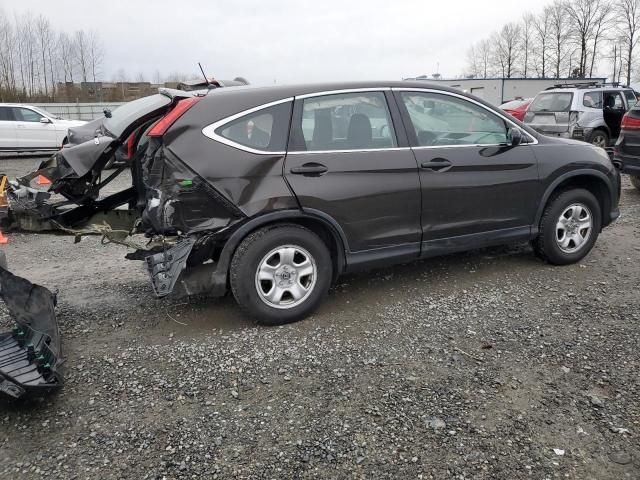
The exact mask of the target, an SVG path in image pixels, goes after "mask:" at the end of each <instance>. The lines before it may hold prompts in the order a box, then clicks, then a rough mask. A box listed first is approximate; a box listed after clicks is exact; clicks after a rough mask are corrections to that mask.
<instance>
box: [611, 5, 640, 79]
mask: <svg viewBox="0 0 640 480" xmlns="http://www.w3.org/2000/svg"><path fill="white" fill-rule="evenodd" d="M616 7H617V8H616V10H617V14H618V15H619V16H620V17H622V23H621V25H620V26H619V30H620V35H621V37H622V48H624V55H625V67H626V70H627V72H626V73H627V84H630V83H631V73H632V72H633V53H634V51H635V48H636V45H637V44H638V36H639V34H640V0H618V3H617V4H616ZM621 53H622V52H621Z"/></svg>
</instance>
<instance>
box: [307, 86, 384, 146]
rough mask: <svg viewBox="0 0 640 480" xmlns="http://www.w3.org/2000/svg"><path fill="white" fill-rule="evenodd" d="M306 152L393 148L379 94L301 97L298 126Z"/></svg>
mask: <svg viewBox="0 0 640 480" xmlns="http://www.w3.org/2000/svg"><path fill="white" fill-rule="evenodd" d="M299 127H300V128H301V130H302V137H303V138H304V145H300V147H299V148H298V149H301V150H303V151H304V150H306V151H340V150H371V149H385V148H394V147H396V146H397V142H396V135H395V131H394V129H393V123H392V121H391V115H390V113H389V108H388V106H387V100H386V98H385V96H384V93H383V92H354V93H339V94H332V95H322V96H318V97H311V98H305V99H304V100H303V106H302V124H301V125H299Z"/></svg>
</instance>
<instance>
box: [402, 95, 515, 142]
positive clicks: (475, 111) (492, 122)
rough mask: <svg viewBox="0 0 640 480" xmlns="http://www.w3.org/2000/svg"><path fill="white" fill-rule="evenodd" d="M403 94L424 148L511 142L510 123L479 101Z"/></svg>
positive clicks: (442, 96)
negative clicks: (477, 103) (479, 103)
mask: <svg viewBox="0 0 640 480" xmlns="http://www.w3.org/2000/svg"><path fill="white" fill-rule="evenodd" d="M401 96H402V100H403V103H404V105H405V107H406V109H407V112H408V113H409V117H410V118H411V123H412V124H413V128H414V129H415V134H416V137H417V139H418V145H419V146H421V147H432V146H457V145H501V144H506V143H508V129H507V124H506V122H505V121H504V120H503V119H502V118H500V117H499V116H497V115H494V114H493V113H491V112H489V111H488V110H487V109H485V108H483V107H481V106H479V105H476V104H475V103H472V102H469V101H467V100H464V99H461V98H457V97H453V96H450V95H443V94H438V93H427V92H402V94H401Z"/></svg>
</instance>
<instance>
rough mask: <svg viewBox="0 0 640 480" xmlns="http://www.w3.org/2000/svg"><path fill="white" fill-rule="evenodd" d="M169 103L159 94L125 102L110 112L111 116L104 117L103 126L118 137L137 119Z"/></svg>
mask: <svg viewBox="0 0 640 480" xmlns="http://www.w3.org/2000/svg"><path fill="white" fill-rule="evenodd" d="M170 103H171V99H170V98H169V97H167V96H166V95H161V94H157V95H151V96H149V97H144V98H140V99H138V100H134V101H133V102H129V103H125V104H124V105H122V106H120V107H118V108H116V109H115V110H113V111H112V112H111V118H105V119H104V127H105V128H106V129H107V130H108V131H109V132H110V133H111V134H113V135H114V136H115V137H119V136H121V135H122V133H123V132H124V131H125V130H126V128H127V127H128V126H129V125H131V124H132V123H133V122H135V121H136V120H137V119H139V118H141V117H144V116H145V115H148V114H150V113H152V112H153V111H155V110H158V109H161V108H162V107H166V106H167V105H169V104H170Z"/></svg>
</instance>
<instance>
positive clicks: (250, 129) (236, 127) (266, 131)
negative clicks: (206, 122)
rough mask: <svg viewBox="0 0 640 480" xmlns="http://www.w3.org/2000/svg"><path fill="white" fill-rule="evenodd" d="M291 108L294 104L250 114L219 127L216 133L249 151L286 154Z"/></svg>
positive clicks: (287, 103)
mask: <svg viewBox="0 0 640 480" xmlns="http://www.w3.org/2000/svg"><path fill="white" fill-rule="evenodd" d="M291 106H292V102H286V103H281V104H279V105H274V106H272V107H266V108H263V109H260V110H258V111H255V112H252V113H248V114H246V115H244V116H241V117H240V118H238V119H235V120H232V121H230V122H228V123H225V124H224V125H222V126H220V127H218V128H217V129H216V130H215V133H216V135H219V136H220V137H222V138H223V139H225V140H229V141H230V142H232V143H233V144H236V145H239V146H242V147H247V148H249V149H253V150H258V151H261V152H284V151H285V150H286V148H287V138H288V135H289V120H290V118H291ZM225 143H228V142H225Z"/></svg>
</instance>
